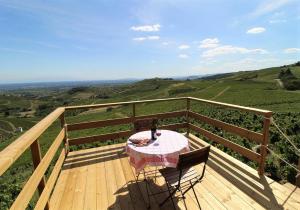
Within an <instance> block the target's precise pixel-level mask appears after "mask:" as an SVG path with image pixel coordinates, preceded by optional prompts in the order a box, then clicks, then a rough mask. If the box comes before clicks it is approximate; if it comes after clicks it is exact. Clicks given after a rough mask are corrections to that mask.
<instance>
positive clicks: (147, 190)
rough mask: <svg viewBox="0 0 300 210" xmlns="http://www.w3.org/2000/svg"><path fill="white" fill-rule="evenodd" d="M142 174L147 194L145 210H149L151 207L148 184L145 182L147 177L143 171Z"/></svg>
mask: <svg viewBox="0 0 300 210" xmlns="http://www.w3.org/2000/svg"><path fill="white" fill-rule="evenodd" d="M143 173H144V182H145V184H146V192H147V197H148V206H147V209H150V207H151V205H150V193H149V189H148V188H149V186H148V185H149V183H148V181H147V177H146V172H145V170H143Z"/></svg>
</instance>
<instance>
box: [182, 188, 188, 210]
mask: <svg viewBox="0 0 300 210" xmlns="http://www.w3.org/2000/svg"><path fill="white" fill-rule="evenodd" d="M180 192H181V196H182V199H183V204H184V207H185V209H186V210H187V207H186V203H185V196H184V194H183V193H182V190H181V188H180Z"/></svg>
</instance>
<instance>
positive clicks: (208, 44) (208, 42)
mask: <svg viewBox="0 0 300 210" xmlns="http://www.w3.org/2000/svg"><path fill="white" fill-rule="evenodd" d="M218 45H219V39H218V38H208V39H204V40H202V41H201V44H200V46H199V48H214V47H217V46H218Z"/></svg>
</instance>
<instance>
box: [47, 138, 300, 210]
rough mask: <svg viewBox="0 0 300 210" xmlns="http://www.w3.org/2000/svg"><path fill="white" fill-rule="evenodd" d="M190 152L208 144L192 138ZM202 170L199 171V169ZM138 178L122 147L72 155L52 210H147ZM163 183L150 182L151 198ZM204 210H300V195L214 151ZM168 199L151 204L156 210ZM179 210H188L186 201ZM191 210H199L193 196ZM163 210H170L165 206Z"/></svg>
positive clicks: (200, 191)
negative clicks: (185, 205)
mask: <svg viewBox="0 0 300 210" xmlns="http://www.w3.org/2000/svg"><path fill="white" fill-rule="evenodd" d="M190 139H191V140H190V143H191V144H190V145H191V148H192V149H193V148H197V147H201V146H203V145H205V142H203V141H201V140H200V139H196V137H194V136H190ZM196 169H197V170H199V171H200V170H201V166H197V168H196ZM134 180H135V173H134V170H133V168H132V167H131V166H130V165H129V162H128V157H127V156H126V154H125V152H124V144H116V145H110V146H105V147H98V148H93V149H86V150H80V151H76V152H70V153H69V155H68V157H67V159H66V161H65V163H64V166H63V170H62V171H61V174H60V176H59V179H58V181H57V184H56V187H55V189H54V192H53V195H52V197H51V200H50V207H51V209H64V210H67V209H80V210H81V209H137V210H140V209H146V204H145V202H144V200H145V199H146V198H147V197H146V188H145V184H144V183H143V182H139V183H138V184H137V183H136V182H135V181H134ZM164 189H165V188H164V180H163V178H161V177H158V178H157V180H156V183H154V182H153V181H152V182H151V189H150V190H151V192H158V191H161V190H164ZM196 192H197V195H198V198H199V201H200V204H201V207H202V209H300V190H299V188H296V187H294V186H292V185H281V184H279V183H277V182H275V181H273V180H271V179H269V178H267V177H265V176H261V177H260V176H258V175H257V172H256V170H254V169H252V168H250V167H249V166H247V165H245V164H243V163H242V162H240V161H238V160H236V159H234V158H232V157H230V156H229V155H227V154H225V153H223V152H221V151H220V150H218V149H216V148H212V149H211V153H210V157H209V162H208V167H207V170H206V174H205V177H204V179H203V181H202V182H201V183H200V184H197V185H196ZM165 196H166V194H161V195H158V196H156V197H152V198H151V207H152V209H159V207H158V205H157V203H159V202H160V201H161V200H162V199H163V198H165ZM175 202H176V207H177V208H178V209H184V205H183V201H182V200H178V199H177V200H176V201H175ZM186 203H187V205H188V209H197V205H196V201H195V198H194V197H193V193H192V192H190V193H189V194H188V196H187V197H186ZM162 209H172V205H171V203H170V202H169V203H167V204H166V205H165V206H164V207H163V208H162Z"/></svg>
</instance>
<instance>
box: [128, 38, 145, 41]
mask: <svg viewBox="0 0 300 210" xmlns="http://www.w3.org/2000/svg"><path fill="white" fill-rule="evenodd" d="M146 39H147V37H135V38H133V39H132V40H133V41H144V40H146Z"/></svg>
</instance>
